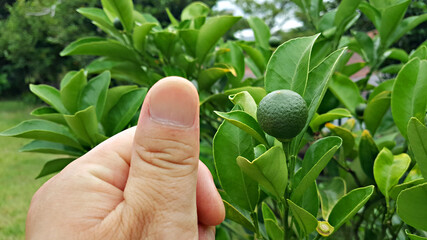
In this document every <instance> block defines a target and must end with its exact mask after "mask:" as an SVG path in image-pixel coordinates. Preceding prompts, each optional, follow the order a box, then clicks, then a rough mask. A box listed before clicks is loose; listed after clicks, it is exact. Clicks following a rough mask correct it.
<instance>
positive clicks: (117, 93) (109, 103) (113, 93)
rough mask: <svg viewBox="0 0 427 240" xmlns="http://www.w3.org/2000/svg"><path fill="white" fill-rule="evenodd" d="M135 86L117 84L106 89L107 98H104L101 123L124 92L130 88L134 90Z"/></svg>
mask: <svg viewBox="0 0 427 240" xmlns="http://www.w3.org/2000/svg"><path fill="white" fill-rule="evenodd" d="M137 88H138V86H136V85H127V86H126V85H124V86H117V87H113V88H110V89H108V91H107V98H106V100H105V105H104V111H103V114H102V123H104V121H105V120H106V117H107V115H108V113H109V112H110V110H111V108H113V107H114V105H116V104H117V103H118V102H119V100H120V98H121V97H122V96H123V95H125V94H126V93H128V92H130V91H132V90H135V89H137Z"/></svg>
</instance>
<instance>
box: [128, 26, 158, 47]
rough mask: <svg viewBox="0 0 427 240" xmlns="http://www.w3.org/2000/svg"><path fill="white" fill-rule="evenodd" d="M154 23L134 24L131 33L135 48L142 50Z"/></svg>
mask: <svg viewBox="0 0 427 240" xmlns="http://www.w3.org/2000/svg"><path fill="white" fill-rule="evenodd" d="M156 25H157V24H155V23H143V24H136V26H135V29H134V30H133V34H132V40H133V46H134V47H135V49H136V50H138V51H140V52H144V50H145V43H146V38H147V35H148V34H149V32H150V31H151V29H152V28H153V27H155V26H156Z"/></svg>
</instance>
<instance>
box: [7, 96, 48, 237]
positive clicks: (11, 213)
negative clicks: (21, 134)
mask: <svg viewBox="0 0 427 240" xmlns="http://www.w3.org/2000/svg"><path fill="white" fill-rule="evenodd" d="M34 108H35V107H34V106H32V105H29V104H26V103H23V102H19V101H0V131H3V130H5V129H8V128H10V127H12V126H14V125H16V124H18V123H19V122H21V121H22V120H26V119H30V118H31V116H30V115H29V113H30V112H31V111H32V110H33V109H34ZM29 141H30V140H27V139H18V138H7V137H0V239H2V240H6V239H24V238H25V219H26V214H27V211H28V207H29V204H30V201H31V197H32V195H33V194H34V193H35V192H36V190H37V189H38V188H39V187H40V186H41V185H42V184H43V183H44V182H45V181H46V180H47V179H48V177H46V178H42V179H38V180H35V179H34V178H35V177H36V176H37V174H38V173H39V171H40V170H41V167H42V166H43V164H44V163H45V162H46V161H47V160H49V159H52V158H53V156H49V155H45V154H39V153H19V152H18V149H19V148H20V147H22V146H24V144H26V143H28V142H29Z"/></svg>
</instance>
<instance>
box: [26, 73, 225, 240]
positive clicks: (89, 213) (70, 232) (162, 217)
mask: <svg viewBox="0 0 427 240" xmlns="http://www.w3.org/2000/svg"><path fill="white" fill-rule="evenodd" d="M198 157H199V101H198V95H197V91H196V89H195V88H194V86H193V85H192V84H191V83H190V82H189V81H187V80H185V79H181V78H178V77H169V78H166V79H163V80H161V81H159V82H158V83H156V84H155V85H154V86H153V87H152V88H151V89H150V91H149V92H148V94H147V96H146V98H145V101H144V104H143V107H142V110H141V115H140V118H139V122H138V126H137V127H134V128H131V129H128V130H126V131H123V132H121V133H119V134H117V135H116V136H114V137H112V138H110V139H108V140H106V141H105V142H103V143H101V144H100V145H98V146H97V147H96V148H94V149H93V150H91V151H90V152H88V153H87V154H85V155H84V156H82V157H80V158H79V159H77V160H75V161H74V162H72V163H71V164H69V165H68V166H67V167H66V168H65V169H64V170H63V171H61V172H60V173H59V174H58V175H56V176H55V177H53V178H51V179H50V180H49V181H48V182H46V183H45V184H44V185H43V186H42V187H41V188H40V189H39V190H38V191H37V192H36V194H35V195H34V197H33V199H32V202H31V206H30V210H29V212H28V217H27V223H26V234H27V239H215V232H214V230H215V227H214V226H215V225H218V224H219V223H221V222H222V221H223V220H224V215H225V211H224V206H223V204H222V200H221V197H220V196H219V194H218V192H217V190H216V188H215V185H214V183H213V180H212V176H211V174H210V172H209V170H208V169H207V167H206V166H205V165H204V164H203V163H201V162H199V160H198Z"/></svg>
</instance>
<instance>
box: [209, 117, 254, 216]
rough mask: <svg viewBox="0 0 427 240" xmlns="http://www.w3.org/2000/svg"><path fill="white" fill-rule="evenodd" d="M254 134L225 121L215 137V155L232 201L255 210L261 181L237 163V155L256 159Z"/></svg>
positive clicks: (223, 187) (225, 189) (218, 168)
mask: <svg viewBox="0 0 427 240" xmlns="http://www.w3.org/2000/svg"><path fill="white" fill-rule="evenodd" d="M253 151H254V150H253V145H252V137H251V136H250V135H249V134H247V133H246V132H244V131H243V130H241V129H240V128H238V127H236V126H234V125H233V124H231V123H229V122H227V121H224V122H223V123H222V124H221V125H220V127H219V128H218V131H217V132H216V134H215V137H214V139H213V156H214V161H215V168H216V171H217V175H218V179H219V182H220V184H221V187H222V189H224V191H225V192H226V193H227V195H228V196H229V197H230V199H231V200H232V201H233V203H235V204H238V205H239V206H240V207H242V208H243V209H246V210H248V211H253V210H254V209H255V207H256V205H257V203H258V194H259V193H258V184H257V182H255V181H254V180H252V179H251V178H250V177H249V176H246V175H245V174H244V173H243V172H242V170H241V169H240V167H239V166H238V165H237V162H236V158H237V157H238V156H242V157H245V158H247V159H253V158H254V152H253Z"/></svg>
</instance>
